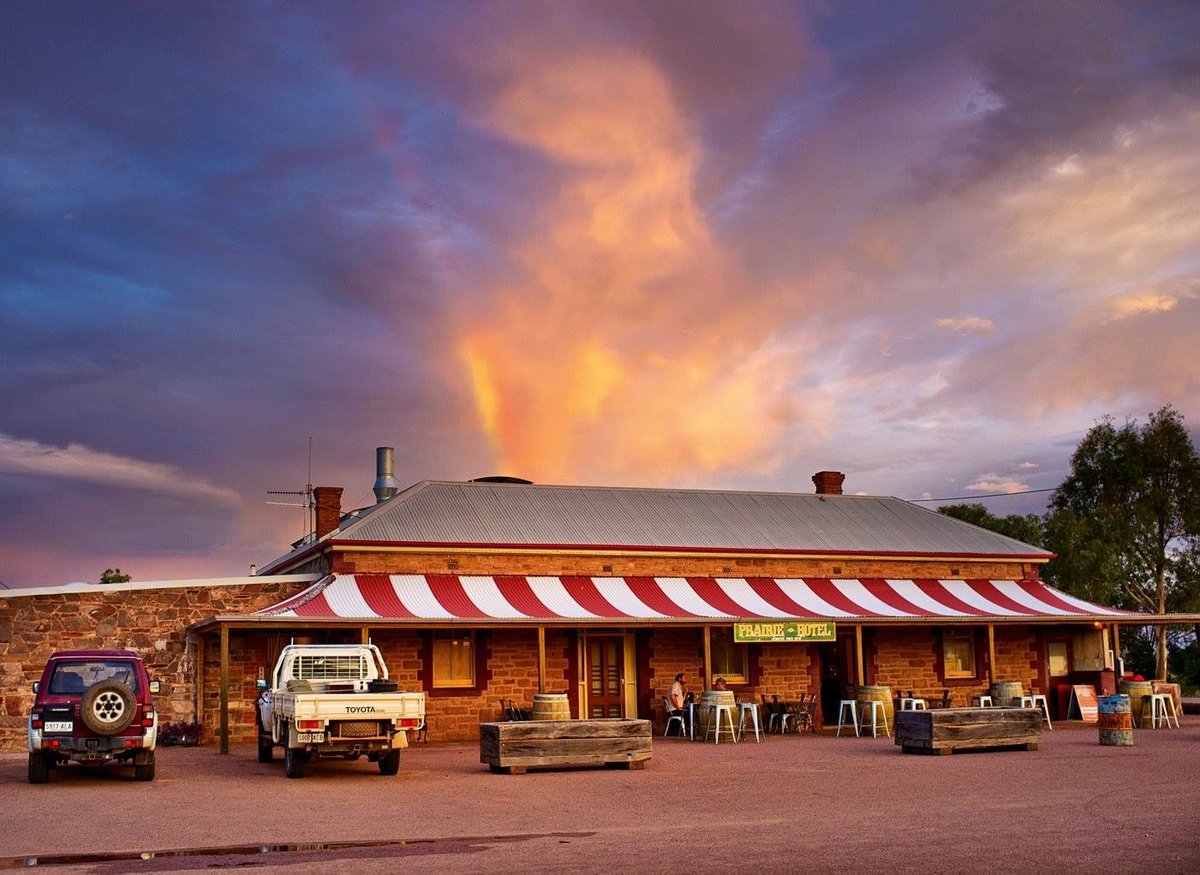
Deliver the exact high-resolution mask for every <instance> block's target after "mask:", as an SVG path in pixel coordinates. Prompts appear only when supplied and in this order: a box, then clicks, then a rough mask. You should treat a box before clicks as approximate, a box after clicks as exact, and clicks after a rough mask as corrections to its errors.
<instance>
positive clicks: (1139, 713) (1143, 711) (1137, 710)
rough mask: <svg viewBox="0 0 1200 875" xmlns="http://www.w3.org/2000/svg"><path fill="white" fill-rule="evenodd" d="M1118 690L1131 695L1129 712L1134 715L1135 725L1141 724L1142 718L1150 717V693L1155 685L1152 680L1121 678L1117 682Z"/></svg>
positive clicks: (1147, 718) (1125, 694)
mask: <svg viewBox="0 0 1200 875" xmlns="http://www.w3.org/2000/svg"><path fill="white" fill-rule="evenodd" d="M1117 692H1118V693H1120V694H1122V695H1124V696H1128V697H1129V713H1130V714H1132V715H1133V725H1134V726H1141V725H1142V720H1143V719H1145V720H1147V721H1149V719H1150V694H1151V693H1153V692H1154V685H1153V684H1152V683H1150V681H1128V680H1121V681H1120V682H1118V683H1117Z"/></svg>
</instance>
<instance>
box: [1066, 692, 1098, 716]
mask: <svg viewBox="0 0 1200 875" xmlns="http://www.w3.org/2000/svg"><path fill="white" fill-rule="evenodd" d="M1099 712H1100V703H1099V702H1097V701H1096V688H1095V687H1092V686H1088V685H1087V684H1081V685H1078V686H1074V687H1071V704H1070V705H1069V706H1068V707H1067V716H1068V717H1074V716H1075V715H1076V714H1078V715H1079V719H1080V720H1082V721H1083V722H1084V723H1097V722H1099V719H1100V718H1099Z"/></svg>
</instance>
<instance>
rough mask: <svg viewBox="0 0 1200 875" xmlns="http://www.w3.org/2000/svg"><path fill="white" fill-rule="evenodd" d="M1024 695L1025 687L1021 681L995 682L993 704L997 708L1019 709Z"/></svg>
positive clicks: (993, 685)
mask: <svg viewBox="0 0 1200 875" xmlns="http://www.w3.org/2000/svg"><path fill="white" fill-rule="evenodd" d="M1023 695H1025V687H1024V686H1023V685H1022V684H1021V682H1020V681H994V682H993V683H992V704H993V705H995V706H996V707H997V708H1019V707H1020V706H1021V697H1022V696H1023Z"/></svg>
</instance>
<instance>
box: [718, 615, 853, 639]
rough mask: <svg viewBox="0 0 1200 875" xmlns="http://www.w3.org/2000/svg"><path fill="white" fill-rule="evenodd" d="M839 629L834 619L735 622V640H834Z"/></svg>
mask: <svg viewBox="0 0 1200 875" xmlns="http://www.w3.org/2000/svg"><path fill="white" fill-rule="evenodd" d="M836 639H837V629H836V627H835V624H834V623H833V621H832V620H825V621H818V622H804V621H801V622H796V621H794V620H787V621H784V622H766V623H734V624H733V640H734V641H736V642H738V643H739V644H746V643H752V642H761V641H834V640H836Z"/></svg>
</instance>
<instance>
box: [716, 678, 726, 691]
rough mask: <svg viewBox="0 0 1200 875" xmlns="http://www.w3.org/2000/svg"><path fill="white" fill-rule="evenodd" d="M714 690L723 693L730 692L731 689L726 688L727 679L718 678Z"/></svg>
mask: <svg viewBox="0 0 1200 875" xmlns="http://www.w3.org/2000/svg"><path fill="white" fill-rule="evenodd" d="M713 689H714V690H719V691H720V692H722V693H723V692H725V691H726V690H728V689H729V687H727V686H725V678H717V679H716V680H715V681H713Z"/></svg>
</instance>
